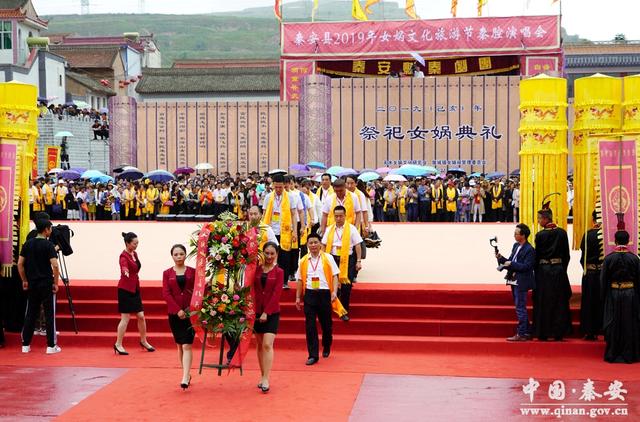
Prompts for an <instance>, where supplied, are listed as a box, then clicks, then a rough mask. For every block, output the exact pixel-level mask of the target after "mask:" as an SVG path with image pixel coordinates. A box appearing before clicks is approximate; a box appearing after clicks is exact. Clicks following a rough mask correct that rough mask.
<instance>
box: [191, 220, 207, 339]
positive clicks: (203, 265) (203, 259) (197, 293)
mask: <svg viewBox="0 0 640 422" xmlns="http://www.w3.org/2000/svg"><path fill="white" fill-rule="evenodd" d="M210 234H211V227H210V225H209V224H205V225H204V226H203V227H202V229H201V230H200V233H199V234H198V249H197V251H198V253H197V255H196V279H195V285H194V286H193V296H191V325H192V326H193V329H194V330H195V332H196V335H197V336H198V338H199V339H200V341H204V330H203V329H202V324H201V323H200V319H199V313H200V310H201V309H202V298H203V297H204V290H205V289H206V287H207V277H206V275H207V259H208V257H209V235H210Z"/></svg>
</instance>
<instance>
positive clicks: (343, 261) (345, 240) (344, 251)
mask: <svg viewBox="0 0 640 422" xmlns="http://www.w3.org/2000/svg"><path fill="white" fill-rule="evenodd" d="M343 227H344V230H343V231H342V245H340V275H339V276H338V281H339V282H340V283H341V284H351V281H349V246H351V224H345V225H344V226H343ZM335 234H336V225H335V224H334V225H333V226H331V227H329V234H328V236H327V249H326V252H327V253H330V254H333V236H335Z"/></svg>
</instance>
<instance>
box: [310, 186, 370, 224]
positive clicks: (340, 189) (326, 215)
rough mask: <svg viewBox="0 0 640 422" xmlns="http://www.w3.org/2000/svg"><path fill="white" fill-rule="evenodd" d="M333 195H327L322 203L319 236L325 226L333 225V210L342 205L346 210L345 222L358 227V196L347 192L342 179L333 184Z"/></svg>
mask: <svg viewBox="0 0 640 422" xmlns="http://www.w3.org/2000/svg"><path fill="white" fill-rule="evenodd" d="M333 192H334V193H333V194H332V195H329V196H328V197H327V198H326V199H325V200H324V202H323V203H322V221H321V222H320V234H321V235H323V234H324V232H325V230H326V228H327V226H331V225H332V224H334V223H335V222H334V220H333V209H334V208H335V207H336V206H338V205H342V206H343V207H344V208H345V209H346V210H347V222H348V223H349V224H353V225H354V226H356V227H358V226H360V217H361V216H360V211H361V210H360V201H358V196H357V195H356V194H355V193H353V192H349V191H347V185H346V182H345V180H344V179H342V178H339V179H336V180H335V181H334V182H333Z"/></svg>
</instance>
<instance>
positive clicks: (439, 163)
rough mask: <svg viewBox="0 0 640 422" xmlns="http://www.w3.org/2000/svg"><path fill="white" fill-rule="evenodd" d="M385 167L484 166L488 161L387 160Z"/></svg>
mask: <svg viewBox="0 0 640 422" xmlns="http://www.w3.org/2000/svg"><path fill="white" fill-rule="evenodd" d="M383 164H384V165H385V166H402V165H404V164H416V165H419V166H426V165H428V164H431V165H432V166H484V165H486V164H487V160H431V161H428V160H385V161H384V163H383Z"/></svg>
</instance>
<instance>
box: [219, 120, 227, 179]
mask: <svg viewBox="0 0 640 422" xmlns="http://www.w3.org/2000/svg"><path fill="white" fill-rule="evenodd" d="M218 168H219V170H218V171H227V110H226V109H224V108H219V109H218Z"/></svg>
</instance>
